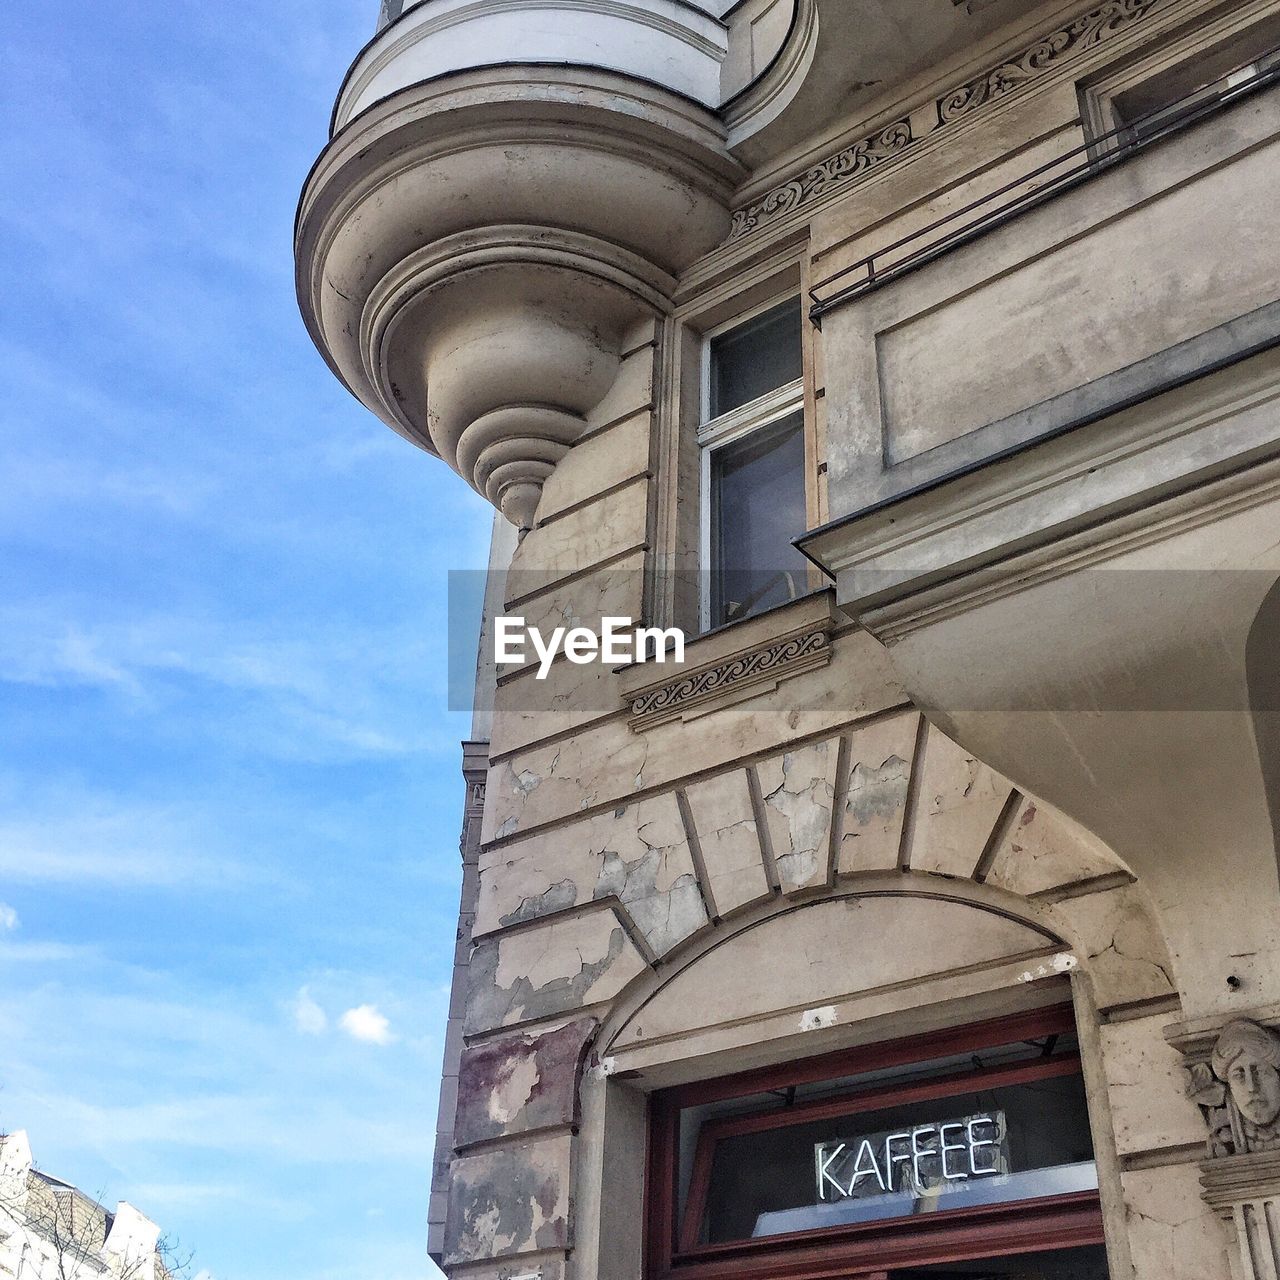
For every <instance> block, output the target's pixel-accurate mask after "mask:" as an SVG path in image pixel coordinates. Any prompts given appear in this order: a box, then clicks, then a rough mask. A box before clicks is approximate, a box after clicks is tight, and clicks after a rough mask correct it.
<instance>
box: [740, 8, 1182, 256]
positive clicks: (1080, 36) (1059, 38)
mask: <svg viewBox="0 0 1280 1280" xmlns="http://www.w3.org/2000/svg"><path fill="white" fill-rule="evenodd" d="M1166 3H1167V0H1107V3H1106V4H1102V5H1099V6H1098V7H1097V8H1094V9H1091V10H1090V11H1089V12H1088V13H1085V14H1082V15H1081V16H1080V17H1078V18H1076V19H1074V21H1072V22H1069V23H1067V24H1066V25H1064V26H1062V27H1059V28H1057V29H1056V30H1054V31H1050V32H1048V33H1046V34H1045V35H1042V36H1040V37H1039V38H1038V39H1036V40H1035V41H1034V42H1033V43H1031V44H1030V45H1028V46H1027V47H1026V48H1025V49H1023V50H1022V51H1021V52H1020V53H1018V54H1016V55H1015V56H1014V57H1012V58H1008V59H1006V60H1004V61H1003V62H1000V63H999V64H998V65H996V66H994V67H990V68H989V69H988V70H986V71H984V72H983V73H982V74H981V75H979V76H975V77H973V79H971V80H967V81H965V83H963V84H960V85H957V86H955V88H953V89H949V90H947V92H946V93H944V94H942V96H941V97H939V98H938V99H937V100H936V101H935V103H934V111H935V115H936V120H935V121H934V122H932V123H929V124H928V127H925V128H924V129H923V130H921V129H920V128H919V124H918V117H917V125H916V127H914V128H913V124H912V120H911V119H910V118H908V117H903V118H902V119H901V120H895V121H894V122H893V123H892V124H890V125H888V126H887V127H884V128H881V129H879V130H877V131H876V132H875V133H872V134H870V135H868V136H867V137H865V138H863V139H862V140H861V141H859V142H855V143H854V144H853V145H852V146H849V147H845V148H844V149H843V150H841V151H837V152H836V153H835V154H834V155H831V156H828V157H827V158H826V159H825V160H822V161H820V162H819V163H818V164H816V165H813V166H812V167H811V168H809V169H806V170H805V171H804V172H803V173H802V174H800V175H799V176H798V177H795V178H792V179H791V180H790V181H788V182H784V183H782V185H781V186H778V187H775V188H774V189H773V190H772V191H770V192H769V193H768V195H766V196H764V197H763V198H762V199H760V200H757V201H756V202H755V203H754V204H750V205H748V206H747V207H746V208H745V209H739V210H737V211H736V212H735V213H734V215H733V224H732V226H731V227H730V230H729V237H728V241H727V242H726V243H731V242H732V241H734V240H737V239H740V238H741V237H743V236H747V235H750V234H751V233H752V232H754V231H758V230H759V229H760V228H761V227H764V226H766V225H767V224H768V223H770V222H773V221H774V220H776V219H777V218H780V217H782V216H783V215H785V214H788V213H791V212H792V211H793V210H795V209H798V208H800V207H801V206H803V205H805V204H808V203H809V202H810V201H813V200H816V199H818V198H819V197H821V196H823V195H826V194H827V193H828V192H830V191H831V190H832V189H833V188H835V187H840V186H844V185H845V184H847V183H849V182H851V181H854V180H856V179H858V178H860V177H862V176H863V175H865V174H867V173H869V172H870V171H871V170H872V169H875V168H878V167H879V166H880V165H882V164H884V163H885V162H886V161H890V160H895V159H897V158H898V157H900V156H902V155H903V154H905V153H906V152H907V151H909V150H910V149H911V147H912V146H913V144H915V143H918V142H920V141H922V140H923V139H925V138H930V137H932V136H933V135H934V134H935V133H936V132H937V130H938V129H941V128H944V127H945V126H947V125H949V124H951V123H953V122H954V121H957V120H960V119H963V118H965V117H967V116H969V115H972V114H973V113H974V112H975V111H977V110H979V109H981V108H982V107H985V106H988V105H989V104H991V103H993V102H997V101H999V100H1000V99H1001V98H1003V97H1005V96H1006V95H1007V94H1009V93H1011V92H1013V91H1014V90H1016V89H1020V88H1022V87H1023V86H1024V85H1027V84H1029V83H1031V82H1032V81H1034V80H1036V79H1038V78H1039V77H1040V76H1042V75H1044V74H1046V73H1047V72H1049V71H1050V70H1053V69H1055V68H1057V67H1058V66H1060V65H1061V64H1062V63H1064V62H1067V61H1069V60H1070V59H1071V58H1073V57H1075V56H1076V55H1077V54H1080V53H1083V52H1085V51H1086V50H1088V49H1091V48H1094V47H1095V46H1097V45H1099V44H1101V43H1102V42H1103V41H1105V40H1107V39H1109V38H1110V37H1111V36H1113V35H1115V34H1116V33H1117V32H1121V31H1126V30H1128V29H1129V28H1130V27H1132V26H1133V25H1134V24H1135V23H1137V22H1139V21H1140V20H1141V19H1143V18H1145V17H1146V16H1147V15H1148V14H1149V13H1151V12H1152V11H1153V10H1154V9H1156V8H1158V7H1161V6H1163V5H1165V4H1166Z"/></svg>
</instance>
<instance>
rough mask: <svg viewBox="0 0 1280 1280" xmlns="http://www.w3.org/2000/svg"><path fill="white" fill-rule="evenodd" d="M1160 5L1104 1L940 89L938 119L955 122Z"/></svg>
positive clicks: (1146, 1)
mask: <svg viewBox="0 0 1280 1280" xmlns="http://www.w3.org/2000/svg"><path fill="white" fill-rule="evenodd" d="M1159 3H1161V0H1107V3H1106V4H1104V5H1099V7H1098V8H1096V9H1091V10H1090V11H1089V12H1088V13H1086V14H1082V15H1081V16H1080V17H1079V18H1076V19H1075V21H1074V22H1069V23H1067V25H1066V26H1064V27H1059V28H1058V29H1057V30H1056V31H1051V32H1050V33H1049V34H1048V35H1046V36H1042V37H1041V38H1040V39H1039V40H1037V41H1036V42H1035V43H1034V44H1032V45H1029V46H1028V47H1027V48H1026V49H1024V50H1023V51H1022V52H1021V53H1019V54H1018V55H1017V56H1016V57H1013V58H1009V59H1008V60H1007V61H1005V62H1002V63H1000V64H999V66H996V67H992V68H991V69H990V70H989V71H984V72H983V73H982V74H981V75H980V76H975V77H974V78H973V79H972V80H969V81H966V82H965V83H964V84H962V85H958V86H957V87H956V88H954V89H951V90H949V91H948V92H947V93H944V94H943V95H942V97H940V98H939V99H938V102H937V108H938V123H939V124H940V125H944V124H947V123H948V122H949V121H952V120H958V119H960V117H961V116H964V115H968V114H969V113H970V112H972V111H976V110H977V109H978V108H979V107H982V106H985V105H986V104H987V103H988V102H994V101H996V99H998V98H1002V97H1004V95H1005V94H1007V93H1011V92H1013V90H1015V89H1019V88H1021V87H1022V86H1023V85H1024V84H1027V83H1029V82H1030V81H1032V80H1034V79H1036V77H1037V76H1039V75H1041V74H1043V73H1044V72H1046V71H1048V70H1049V69H1050V68H1051V67H1055V66H1057V65H1058V64H1059V63H1061V62H1063V61H1064V60H1066V59H1068V58H1070V57H1072V56H1073V55H1074V54H1076V53H1079V52H1081V51H1083V50H1085V49H1089V48H1091V47H1092V46H1094V45H1096V44H1099V43H1101V42H1102V41H1103V40H1105V39H1106V38H1107V37H1108V36H1109V35H1112V34H1113V33H1115V32H1117V31H1121V30H1123V29H1125V28H1126V27H1129V26H1132V25H1133V23H1135V22H1137V21H1139V20H1140V19H1141V18H1144V17H1146V15H1147V14H1148V13H1150V12H1151V10H1152V9H1154V8H1155V7H1156V6H1157V5H1158V4H1159Z"/></svg>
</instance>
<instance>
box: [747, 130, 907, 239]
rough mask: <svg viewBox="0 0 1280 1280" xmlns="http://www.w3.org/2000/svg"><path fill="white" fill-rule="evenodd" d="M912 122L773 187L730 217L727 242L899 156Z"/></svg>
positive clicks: (847, 148) (904, 145) (831, 157)
mask: <svg viewBox="0 0 1280 1280" xmlns="http://www.w3.org/2000/svg"><path fill="white" fill-rule="evenodd" d="M912 141H913V139H912V136H911V121H910V120H907V119H902V120H895V121H894V122H893V123H892V124H891V125H889V126H888V127H887V128H884V129H881V130H880V131H879V132H878V133H874V134H872V135H871V136H870V137H869V138H863V139H862V141H861V142H855V143H854V144H853V146H851V147H845V149H844V150H843V151H837V152H836V154H835V155H833V156H828V157H827V158H826V159H825V160H823V161H822V162H821V163H820V164H815V165H814V166H813V167H812V168H811V169H806V170H805V171H804V173H802V174H801V175H800V176H799V177H798V178H792V179H791V181H790V182H784V183H783V184H782V186H780V187H775V188H774V189H773V190H772V191H770V192H769V194H768V195H767V196H765V198H764V199H763V200H760V201H758V202H757V203H755V204H753V205H748V206H747V208H745V209H739V210H738V211H737V212H736V213H735V214H734V215H733V225H732V227H731V228H730V230H729V239H730V240H736V239H737V238H738V237H739V236H745V235H749V234H750V233H751V232H752V231H755V230H756V229H757V228H758V227H761V226H763V225H764V224H765V223H766V222H770V221H772V220H773V219H774V218H776V217H778V216H779V215H781V214H784V213H790V212H791V210H792V209H798V208H799V207H800V206H801V205H802V204H804V203H806V202H807V201H809V200H812V199H813V198H814V197H816V196H820V195H822V194H823V193H824V192H825V191H827V190H829V189H830V188H831V187H834V186H838V185H839V184H841V183H844V182H847V181H848V180H849V179H850V178H852V177H855V176H856V175H858V174H862V173H867V172H868V171H869V170H871V169H874V168H875V167H876V166H877V165H879V164H883V163H884V161H886V160H889V159H892V158H893V157H894V156H897V155H901V154H902V152H903V151H905V150H906V149H907V147H909V146H910V145H911V142H912Z"/></svg>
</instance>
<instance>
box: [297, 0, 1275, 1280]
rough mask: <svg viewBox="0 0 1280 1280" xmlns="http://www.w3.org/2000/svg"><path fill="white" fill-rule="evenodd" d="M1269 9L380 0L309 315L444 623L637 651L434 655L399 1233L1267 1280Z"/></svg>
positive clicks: (1080, 1277) (475, 1259) (324, 175)
mask: <svg viewBox="0 0 1280 1280" xmlns="http://www.w3.org/2000/svg"><path fill="white" fill-rule="evenodd" d="M1278 47H1280V3H1277V0H1232V2H1231V3H1226V4H1224V3H1221V2H1219V0H1104V2H1099V0H1093V2H1092V3H1087V4H1081V3H1060V2H1057V0H1053V2H1049V0H954V2H953V0H736V2H734V0H419V2H418V3H416V4H409V3H384V5H383V13H382V21H381V25H380V27H379V30H378V32H377V33H376V34H375V36H374V38H373V39H372V40H371V41H370V43H369V44H368V45H367V46H366V47H365V48H364V49H363V50H362V51H360V53H359V54H358V56H357V58H356V60H355V62H354V64H353V66H352V68H351V71H350V72H349V74H348V76H347V78H346V80H345V81H344V83H343V85H342V86H341V88H340V91H339V94H338V99H337V105H336V107H335V111H334V117H333V132H332V137H331V139H330V141H329V143H328V145H327V146H326V147H325V148H324V150H323V152H322V153H321V155H320V157H319V159H318V160H317V162H316V165H315V167H314V169H313V170H312V172H311V174H310V176H309V178H308V180H307V183H306V186H305V189H304V192H303V195H302V201H301V205H300V209H299V215H298V223H297V236H296V255H297V265H298V292H299V299H300V302H301V307H302V311H303V314H304V317H305V320H306V322H307V325H308V327H309V330H310V332H311V334H312V337H313V338H314V340H315V342H316V344H317V346H318V347H319V349H320V350H321V351H322V352H323V354H324V355H325V357H326V359H327V360H328V362H329V364H330V366H331V367H332V369H333V371H334V373H335V374H336V375H337V376H338V377H339V378H340V379H341V380H342V382H343V383H344V384H345V385H346V386H347V387H348V388H349V389H350V390H351V391H352V392H353V394H355V395H356V396H357V397H358V398H359V399H360V400H361V401H362V402H363V403H364V404H366V405H367V406H368V407H369V408H370V409H371V410H372V411H373V412H374V413H375V414H377V415H378V416H379V417H380V418H381V419H382V420H383V421H384V422H386V423H387V424H388V425H389V426H391V427H392V428H393V429H394V430H396V431H398V432H399V433H400V434H402V435H403V436H405V437H406V438H408V439H409V440H411V441H413V442H415V443H416V444H418V445H420V446H421V447H422V448H423V449H424V450H426V451H427V452H429V453H431V454H434V455H436V456H437V457H438V458H440V459H442V460H443V462H444V463H446V464H447V465H448V466H449V467H450V468H452V469H453V470H454V471H456V472H457V473H458V474H459V475H460V476H461V477H462V479H463V480H465V481H466V482H467V483H469V484H471V485H472V486H473V487H474V488H475V489H476V490H477V491H478V492H480V493H481V494H483V495H485V496H486V497H487V498H488V499H489V500H490V501H491V502H492V503H493V504H494V506H495V507H496V508H497V510H498V512H500V529H501V536H500V537H499V538H498V539H497V541H496V542H495V548H496V550H495V557H494V565H493V568H494V584H495V585H494V586H493V590H492V592H491V598H490V604H489V607H488V617H489V621H490V622H492V621H493V620H494V619H496V618H497V617H498V616H499V615H502V616H507V617H515V616H519V617H521V618H523V619H524V620H525V623H526V624H528V625H536V626H539V627H542V628H545V629H546V630H548V631H550V630H551V628H552V627H553V626H585V627H587V628H598V627H599V626H600V625H601V622H602V619H604V618H606V617H624V618H628V619H634V620H637V621H641V622H643V623H644V624H645V625H652V626H656V627H660V628H672V627H674V628H680V629H682V630H683V632H684V633H685V634H686V635H687V637H688V643H687V645H686V647H685V651H684V658H683V661H682V662H681V663H680V664H679V665H678V666H676V665H674V664H659V663H657V662H653V661H650V662H630V663H627V662H622V663H603V662H585V663H579V662H575V661H570V660H568V659H566V658H564V657H561V658H559V659H557V660H556V661H554V662H552V663H551V664H550V665H549V668H548V669H546V670H545V671H541V672H540V670H539V664H538V662H536V661H533V660H532V659H530V660H528V661H523V662H515V663H508V664H506V665H504V666H501V667H499V668H497V669H496V670H490V669H489V667H488V665H487V663H486V662H482V670H483V671H485V672H486V674H484V675H483V677H482V679H481V681H480V686H481V689H480V694H479V695H478V696H479V697H480V700H481V701H482V702H483V703H484V704H485V708H486V709H485V711H484V713H483V714H482V715H481V716H480V718H479V720H478V726H477V730H476V732H475V734H474V735H473V736H474V737H475V738H476V741H475V742H473V743H469V744H468V745H467V753H466V761H465V769H466V778H467V784H468V807H467V818H466V831H465V833H464V840H463V852H464V861H465V865H466V877H465V883H464V900H463V911H462V918H461V922H460V930H459V953H458V966H457V969H456V972H455V993H454V1004H453V1008H452V1010H451V1020H450V1034H449V1040H448V1046H447V1051H446V1074H445V1081H444V1088H443V1090H442V1100H441V1125H440V1139H439V1145H438V1148H437V1167H436V1177H435V1182H434V1185H433V1187H432V1193H431V1222H432V1225H431V1249H432V1252H433V1255H434V1256H436V1257H437V1259H438V1260H439V1262H440V1263H441V1265H442V1267H443V1268H444V1270H445V1271H446V1272H447V1273H448V1274H449V1275H451V1276H456V1277H473V1278H474V1280H516V1278H517V1277H519V1278H521V1280H532V1278H533V1277H539V1278H540V1280H596V1278H599V1280H658V1278H661V1277H685V1278H686V1280H729V1278H730V1277H748V1278H751V1280H779V1278H781V1277H788V1278H790V1280H855V1278H856V1280H930V1278H932V1280H953V1278H958V1277H985V1278H987V1280H991V1278H994V1277H1019V1278H1020V1280H1104V1278H1105V1277H1110V1280H1277V1276H1280V950H1278V946H1280V877H1278V874H1277V830H1278V828H1277V825H1276V824H1277V817H1278V815H1280V676H1278V675H1277V670H1278V666H1277V655H1278V654H1280V585H1278V584H1280V218H1278V217H1277V210H1280V83H1278V81H1280V58H1278V57H1277V53H1276V50H1277V48H1278ZM432 482H437V483H446V482H450V481H447V480H446V478H445V477H444V476H443V474H442V473H439V472H437V473H434V474H433V473H431V471H430V469H429V467H428V466H427V465H426V464H424V483H432ZM517 530H518V534H519V536H518V539H517V537H516V531H517ZM508 560H509V564H508ZM488 643H489V641H488V639H486V641H485V644H486V646H487V645H488ZM544 677H545V678H544ZM425 1194H426V1192H425V1189H424V1197H425Z"/></svg>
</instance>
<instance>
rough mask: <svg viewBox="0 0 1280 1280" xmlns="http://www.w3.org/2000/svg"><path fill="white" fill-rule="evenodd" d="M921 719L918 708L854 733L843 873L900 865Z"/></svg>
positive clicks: (843, 838)
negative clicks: (916, 712)
mask: <svg viewBox="0 0 1280 1280" xmlns="http://www.w3.org/2000/svg"><path fill="white" fill-rule="evenodd" d="M919 721H920V717H919V716H918V715H917V714H915V713H914V712H912V713H910V714H908V715H903V716H895V717H894V718H893V719H891V720H887V721H885V722H884V723H883V724H876V725H868V726H867V727H866V728H865V729H861V730H859V732H857V733H855V734H854V735H853V737H852V740H851V743H850V752H849V777H848V781H847V784H846V796H845V804H844V814H843V821H842V823H841V833H840V852H839V867H838V869H839V870H840V871H841V872H842V873H845V874H848V873H849V872H853V871H886V870H891V869H892V868H894V867H896V866H897V865H898V852H899V849H900V847H901V844H902V824H903V821H904V819H905V817H906V812H907V793H908V790H909V787H910V779H911V765H912V760H913V759H914V757H915V751H916V730H917V726H918V725H919Z"/></svg>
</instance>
